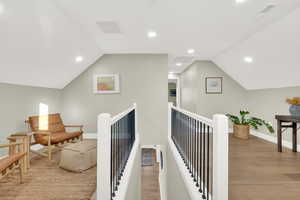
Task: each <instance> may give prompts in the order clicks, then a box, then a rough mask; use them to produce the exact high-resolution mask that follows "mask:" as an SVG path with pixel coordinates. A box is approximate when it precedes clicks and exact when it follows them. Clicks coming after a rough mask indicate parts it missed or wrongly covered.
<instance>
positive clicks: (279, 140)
mask: <svg viewBox="0 0 300 200" xmlns="http://www.w3.org/2000/svg"><path fill="white" fill-rule="evenodd" d="M281 130H282V129H281V121H280V120H277V148H278V152H282V132H281Z"/></svg>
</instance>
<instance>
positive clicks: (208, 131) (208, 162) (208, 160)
mask: <svg viewBox="0 0 300 200" xmlns="http://www.w3.org/2000/svg"><path fill="white" fill-rule="evenodd" d="M209 137H210V127H209V126H208V127H207V172H206V174H207V178H206V181H207V184H206V193H207V195H206V196H207V200H209V187H210V185H209V184H210V183H209V179H210V177H209V170H210V158H209V156H210V155H209V151H210V149H209V147H210V144H209V142H210V140H209Z"/></svg>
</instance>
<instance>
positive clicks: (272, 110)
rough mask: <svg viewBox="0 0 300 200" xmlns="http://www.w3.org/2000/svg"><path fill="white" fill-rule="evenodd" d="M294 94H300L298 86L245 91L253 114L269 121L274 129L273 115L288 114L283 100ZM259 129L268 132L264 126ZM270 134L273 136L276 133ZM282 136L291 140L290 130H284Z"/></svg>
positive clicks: (286, 105)
mask: <svg viewBox="0 0 300 200" xmlns="http://www.w3.org/2000/svg"><path fill="white" fill-rule="evenodd" d="M296 96H300V87H287V88H278V89H263V90H249V91H248V92H247V103H248V108H249V110H250V111H251V113H252V114H253V115H255V116H259V117H261V118H263V119H265V120H267V121H269V122H271V123H272V124H273V127H274V128H275V131H276V130H277V123H276V120H275V118H274V117H275V115H276V114H281V115H289V104H287V103H286V102H285V99H286V98H292V97H296ZM259 131H260V132H263V133H266V134H269V133H268V131H267V129H265V128H261V129H260V130H259ZM272 135H273V136H274V137H275V136H276V133H275V134H272ZM283 138H284V140H287V141H291V140H292V135H291V131H288V132H285V133H284V134H283ZM298 139H299V140H298V144H300V138H298Z"/></svg>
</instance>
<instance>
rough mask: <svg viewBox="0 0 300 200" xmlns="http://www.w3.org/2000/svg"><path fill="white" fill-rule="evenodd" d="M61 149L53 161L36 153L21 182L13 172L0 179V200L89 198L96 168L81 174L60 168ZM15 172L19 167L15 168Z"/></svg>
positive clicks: (93, 184)
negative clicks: (21, 182)
mask: <svg viewBox="0 0 300 200" xmlns="http://www.w3.org/2000/svg"><path fill="white" fill-rule="evenodd" d="M59 158H60V151H58V152H56V153H54V154H53V160H52V161H48V158H46V157H40V156H35V157H34V158H32V159H31V168H30V169H29V171H28V173H27V174H25V176H24V183H23V184H20V182H19V175H18V174H15V175H13V176H10V177H6V178H3V179H1V180H0V199H1V200H89V199H90V197H91V196H92V194H93V192H94V191H95V189H96V176H97V173H96V171H97V170H96V167H94V168H92V169H89V170H87V171H85V172H83V173H74V172H69V171H66V170H63V169H61V168H59V166H58V161H59ZM16 171H18V170H16Z"/></svg>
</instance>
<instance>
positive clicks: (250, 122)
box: [226, 110, 274, 133]
mask: <svg viewBox="0 0 300 200" xmlns="http://www.w3.org/2000/svg"><path fill="white" fill-rule="evenodd" d="M249 114H250V112H249V111H244V110H241V111H240V115H241V116H240V117H238V116H235V115H231V114H227V115H226V116H227V117H228V118H229V119H230V120H231V121H232V123H234V124H236V125H245V126H251V127H253V128H254V129H256V130H257V129H258V128H259V127H260V126H263V125H264V126H266V128H267V129H268V130H269V132H270V133H274V129H273V127H272V125H271V124H270V123H268V122H266V121H265V120H262V119H259V118H256V117H247V115H249Z"/></svg>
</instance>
